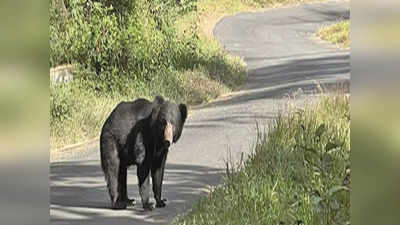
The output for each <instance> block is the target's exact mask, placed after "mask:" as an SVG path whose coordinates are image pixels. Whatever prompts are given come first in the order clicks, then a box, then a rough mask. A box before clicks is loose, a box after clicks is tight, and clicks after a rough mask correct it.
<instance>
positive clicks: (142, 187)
mask: <svg viewBox="0 0 400 225" xmlns="http://www.w3.org/2000/svg"><path fill="white" fill-rule="evenodd" d="M137 176H138V178H139V193H140V197H141V198H142V204H143V208H144V209H147V210H152V209H153V204H152V203H150V166H149V165H148V164H147V163H143V164H141V165H139V166H138V168H137Z"/></svg>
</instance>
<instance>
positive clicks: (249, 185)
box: [176, 96, 350, 225]
mask: <svg viewBox="0 0 400 225" xmlns="http://www.w3.org/2000/svg"><path fill="white" fill-rule="evenodd" d="M348 115H349V99H348V98H347V97H344V96H330V97H325V98H324V99H322V101H321V102H320V103H319V104H318V105H317V106H315V107H309V108H307V109H306V110H297V111H294V112H292V113H290V114H289V115H280V116H279V117H278V118H277V119H275V121H274V122H273V124H272V125H271V126H270V129H269V132H268V133H267V132H265V131H262V130H261V129H259V130H258V137H257V142H256V145H255V150H254V153H253V154H251V155H250V156H249V158H248V159H247V161H245V162H244V163H243V164H241V166H240V167H233V168H229V167H227V175H226V180H225V183H224V185H222V186H220V187H217V188H216V189H214V190H213V191H212V192H211V193H210V194H209V195H208V196H207V197H205V198H202V199H201V200H200V201H199V202H198V203H197V204H196V205H195V207H194V208H193V210H192V211H191V212H189V213H188V215H186V216H184V217H182V218H181V219H178V220H177V221H176V224H185V225H189V224H196V225H200V224H238V225H239V224H253V225H257V224H326V225H328V224H349V221H350V190H349V189H350V119H349V117H348Z"/></svg>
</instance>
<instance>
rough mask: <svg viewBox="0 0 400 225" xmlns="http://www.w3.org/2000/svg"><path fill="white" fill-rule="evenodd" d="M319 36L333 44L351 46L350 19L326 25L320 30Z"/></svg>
mask: <svg viewBox="0 0 400 225" xmlns="http://www.w3.org/2000/svg"><path fill="white" fill-rule="evenodd" d="M318 36H319V37H320V38H321V39H322V40H326V41H328V42H330V43H332V44H337V45H339V46H341V47H345V48H349V47H350V21H349V20H343V21H341V22H338V23H336V24H333V25H329V26H325V27H323V28H321V29H320V30H319V31H318Z"/></svg>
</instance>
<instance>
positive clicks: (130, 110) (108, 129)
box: [101, 98, 152, 144]
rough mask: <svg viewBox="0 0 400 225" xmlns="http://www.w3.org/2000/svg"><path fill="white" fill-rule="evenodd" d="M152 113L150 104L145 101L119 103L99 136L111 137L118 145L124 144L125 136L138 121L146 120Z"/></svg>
mask: <svg viewBox="0 0 400 225" xmlns="http://www.w3.org/2000/svg"><path fill="white" fill-rule="evenodd" d="M151 112H152V103H151V102H150V101H148V100H146V99H142V98H140V99H137V100H135V101H133V102H121V103H119V104H118V105H117V106H116V107H115V109H114V110H113V111H112V112H111V114H110V115H109V116H108V118H107V120H106V122H105V123H104V125H103V128H102V131H101V135H107V136H108V135H111V136H113V137H114V138H116V139H117V141H118V142H119V143H120V144H124V142H125V141H126V138H127V135H128V134H129V133H130V131H131V130H132V128H133V127H134V126H135V125H136V124H137V122H138V121H140V120H142V119H145V118H148V117H149V116H150V114H151Z"/></svg>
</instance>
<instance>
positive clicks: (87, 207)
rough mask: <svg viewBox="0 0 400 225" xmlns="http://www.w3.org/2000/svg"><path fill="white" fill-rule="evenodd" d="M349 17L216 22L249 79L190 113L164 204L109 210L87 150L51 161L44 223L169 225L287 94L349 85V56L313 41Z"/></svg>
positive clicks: (328, 14) (296, 10)
mask: <svg viewBox="0 0 400 225" xmlns="http://www.w3.org/2000/svg"><path fill="white" fill-rule="evenodd" d="M349 12H350V11H349V4H348V2H330V3H318V4H310V5H302V6H298V7H292V8H283V9H273V10H268V11H266V12H260V13H242V14H238V15H236V16H231V17H226V18H223V19H222V20H221V21H220V22H219V23H218V24H217V26H216V27H215V30H214V34H215V36H216V37H217V38H218V39H219V40H220V41H221V42H222V43H223V44H224V46H225V48H226V49H227V50H228V51H230V52H231V53H233V54H237V55H239V56H241V57H243V59H244V60H245V62H246V63H247V65H248V71H249V80H248V82H247V83H246V84H245V85H244V86H243V87H242V89H241V91H239V92H236V93H233V94H232V95H231V96H229V97H227V98H225V99H220V100H219V101H216V102H213V103H210V104H207V105H204V106H199V107H195V109H194V110H193V111H192V113H191V115H190V117H189V118H188V120H187V123H186V125H185V128H184V130H183V134H182V137H181V139H180V141H179V143H177V144H175V145H173V146H172V149H171V151H170V153H169V156H168V160H167V166H166V172H165V181H164V186H163V197H166V198H167V199H168V200H169V202H168V205H167V206H166V207H165V208H161V209H155V210H153V211H151V212H144V211H143V210H142V209H141V204H140V203H139V204H137V205H136V206H134V207H131V208H128V209H127V210H122V211H114V210H111V209H109V197H108V194H107V191H106V185H105V181H104V177H103V173H102V171H101V168H100V161H99V158H100V157H99V149H98V147H93V148H91V149H90V151H89V153H88V154H85V155H78V156H73V157H70V158H65V159H63V160H60V161H58V162H53V163H51V167H50V216H51V224H59V225H61V224H96V225H101V224H119V225H123V224H142V225H143V224H168V223H170V222H171V221H172V220H173V218H174V217H175V216H176V215H177V214H180V213H183V212H185V211H187V210H188V209H190V208H191V206H192V204H193V203H194V202H195V201H196V199H198V198H199V196H200V195H202V194H205V193H207V190H208V187H209V186H213V185H217V184H219V183H221V181H222V179H221V175H222V174H223V172H224V167H225V162H226V161H234V162H237V160H238V159H239V158H240V156H241V154H242V152H243V153H245V154H248V153H249V152H251V149H252V148H251V146H252V144H253V143H254V140H255V133H256V129H255V127H256V126H255V124H256V122H258V123H260V124H267V123H268V121H270V120H271V119H273V118H274V116H275V115H276V113H277V111H278V110H281V109H282V107H283V106H284V105H285V103H287V99H286V96H288V95H290V94H291V93H294V92H299V90H302V91H301V93H303V95H301V96H304V95H307V94H309V93H313V92H315V90H316V82H318V83H321V84H323V85H324V86H326V87H328V86H330V85H335V83H337V82H346V81H347V82H348V81H349V78H350V55H349V52H348V51H347V50H339V49H338V48H336V47H333V46H330V45H328V44H327V43H324V42H321V41H318V40H316V38H314V37H313V36H314V33H315V31H316V30H318V28H319V27H320V26H321V25H322V24H328V23H333V22H335V21H337V20H338V19H343V18H348V17H349ZM301 98H302V97H299V99H301ZM128 193H129V196H130V197H131V198H136V199H137V200H139V193H138V187H137V178H136V169H135V167H132V168H131V169H130V170H129V174H128ZM139 202H140V201H139Z"/></svg>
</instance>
